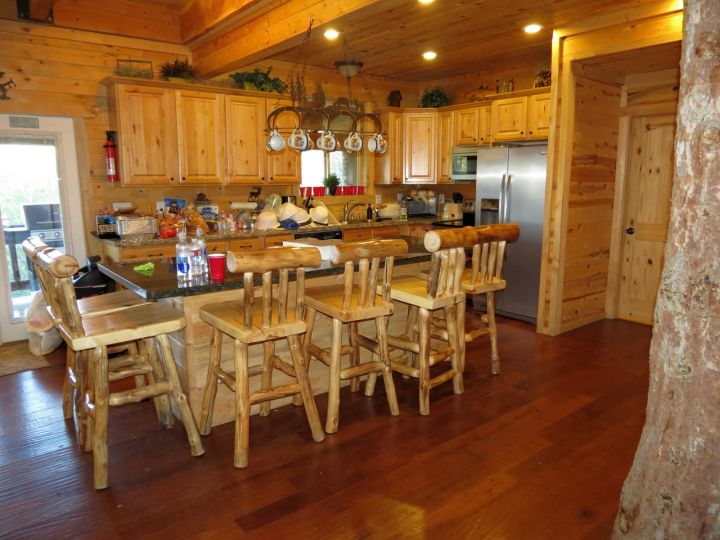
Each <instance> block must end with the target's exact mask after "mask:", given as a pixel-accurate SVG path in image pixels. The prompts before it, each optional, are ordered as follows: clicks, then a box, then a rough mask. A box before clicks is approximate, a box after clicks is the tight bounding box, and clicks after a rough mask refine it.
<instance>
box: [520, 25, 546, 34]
mask: <svg viewBox="0 0 720 540" xmlns="http://www.w3.org/2000/svg"><path fill="white" fill-rule="evenodd" d="M523 30H525V33H526V34H537V33H538V32H539V31H540V30H542V26H540V25H539V24H537V23H532V24H528V25H527V26H526V27H525V28H523Z"/></svg>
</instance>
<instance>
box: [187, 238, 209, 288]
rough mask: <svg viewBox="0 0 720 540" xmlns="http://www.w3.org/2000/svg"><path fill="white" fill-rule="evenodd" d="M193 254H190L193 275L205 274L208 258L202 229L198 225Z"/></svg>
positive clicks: (192, 249) (192, 246) (192, 247)
mask: <svg viewBox="0 0 720 540" xmlns="http://www.w3.org/2000/svg"><path fill="white" fill-rule="evenodd" d="M190 249H191V252H192V254H191V256H190V274H191V275H192V276H202V275H203V274H205V267H206V263H205V261H206V260H207V257H206V254H205V253H206V249H207V248H206V247H205V240H203V237H202V229H201V228H200V227H198V229H197V231H196V235H195V238H194V239H193V241H192V245H191V247H190Z"/></svg>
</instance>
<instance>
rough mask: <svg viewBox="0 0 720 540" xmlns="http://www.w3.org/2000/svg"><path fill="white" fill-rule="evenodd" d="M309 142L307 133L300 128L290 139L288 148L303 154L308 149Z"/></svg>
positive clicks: (294, 131) (295, 130)
mask: <svg viewBox="0 0 720 540" xmlns="http://www.w3.org/2000/svg"><path fill="white" fill-rule="evenodd" d="M308 140H309V139H308V136H307V133H305V132H304V131H303V130H302V129H300V128H296V129H294V130H293V132H292V133H291V134H290V136H289V137H288V146H289V147H290V148H294V149H295V150H299V151H301V152H302V151H303V150H306V149H307V147H308Z"/></svg>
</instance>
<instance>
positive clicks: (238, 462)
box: [200, 247, 325, 468]
mask: <svg viewBox="0 0 720 540" xmlns="http://www.w3.org/2000/svg"><path fill="white" fill-rule="evenodd" d="M320 263H321V259H320V252H319V251H318V250H317V249H315V248H289V247H276V248H270V249H266V250H257V251H246V252H242V253H240V252H238V253H234V252H228V254H227V266H228V269H229V270H230V271H231V272H242V273H243V274H244V275H243V297H242V300H240V301H232V302H218V303H215V304H208V305H205V306H203V307H202V308H201V309H200V318H201V319H202V320H203V321H205V322H206V323H208V324H209V325H210V326H212V327H213V334H212V341H211V345H210V347H211V348H210V365H209V367H208V376H207V384H206V386H205V393H204V395H203V402H202V412H201V415H200V428H201V432H202V433H203V434H204V435H207V434H209V433H210V430H211V427H212V414H213V408H214V404H215V396H216V394H217V387H218V382H222V383H223V384H224V385H225V386H227V387H228V388H229V389H230V390H231V391H233V392H235V414H236V418H235V449H234V465H235V467H238V468H243V467H247V464H248V453H249V445H250V409H251V407H252V405H255V404H260V414H261V416H266V415H268V414H269V413H270V403H269V402H270V401H271V400H273V399H278V398H283V397H289V396H298V395H299V396H301V399H302V404H303V405H304V407H305V414H306V416H307V419H308V423H309V424H310V430H311V431H312V436H313V440H315V441H317V442H320V441H322V440H323V439H324V438H325V434H324V433H323V430H322V426H321V424H320V418H319V417H318V412H317V407H316V406H315V399H314V397H313V393H312V388H311V387H310V381H309V378H308V373H307V368H306V366H305V358H304V357H303V353H302V347H301V336H302V335H303V334H305V331H306V329H307V325H306V324H305V321H303V320H302V317H301V313H302V304H303V295H304V290H305V271H304V267H307V266H310V267H312V266H319V265H320ZM290 270H293V271H295V272H296V280H295V283H296V298H295V306H294V310H291V309H290V306H289V305H288V287H289V272H290ZM275 271H277V286H276V287H273V273H274V272H275ZM255 274H261V275H262V285H261V289H260V296H259V297H255ZM273 288H276V289H277V291H276V293H275V294H273ZM223 334H225V335H228V336H230V337H231V338H232V339H233V340H234V342H235V351H234V353H235V354H234V359H235V371H234V372H228V371H225V370H223V369H222V368H221V366H220V362H221V359H222V340H223ZM280 339H285V340H287V343H288V348H289V350H290V356H291V361H292V362H286V361H284V360H282V359H281V358H280V357H279V356H277V355H276V354H275V345H274V343H275V341H277V340H280ZM260 343H262V344H263V364H262V366H260V369H257V368H249V367H248V346H249V345H254V344H260ZM275 369H278V370H280V371H282V372H283V373H285V374H286V375H288V376H290V377H293V378H295V380H296V382H294V383H289V384H284V385H278V386H272V373H273V370H275ZM253 375H262V379H261V381H262V382H261V389H260V390H258V391H256V392H253V393H251V392H250V384H249V379H250V377H251V376H253Z"/></svg>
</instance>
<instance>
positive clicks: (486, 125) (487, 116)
mask: <svg viewBox="0 0 720 540" xmlns="http://www.w3.org/2000/svg"><path fill="white" fill-rule="evenodd" d="M478 130H479V131H478V142H479V144H490V143H491V142H492V107H491V106H490V105H487V106H485V107H481V108H480V112H479V115H478Z"/></svg>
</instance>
